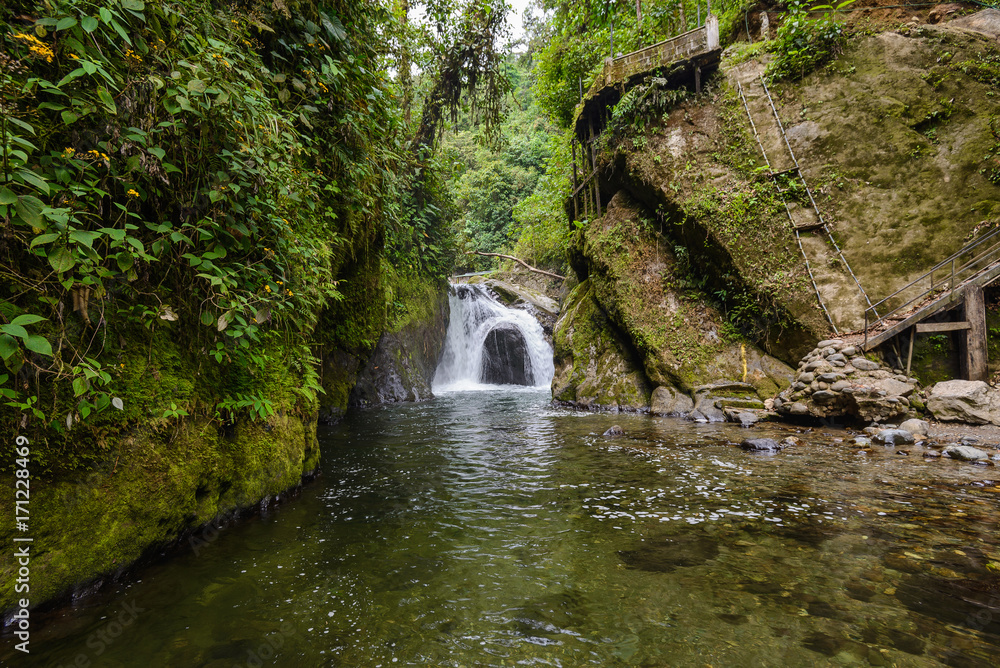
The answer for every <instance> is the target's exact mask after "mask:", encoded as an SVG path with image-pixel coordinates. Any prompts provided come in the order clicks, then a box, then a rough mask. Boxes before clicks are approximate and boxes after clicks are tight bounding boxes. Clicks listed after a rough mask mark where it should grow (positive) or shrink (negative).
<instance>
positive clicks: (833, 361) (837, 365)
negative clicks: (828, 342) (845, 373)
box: [830, 360, 847, 369]
mask: <svg viewBox="0 0 1000 668" xmlns="http://www.w3.org/2000/svg"><path fill="white" fill-rule="evenodd" d="M830 364H832V365H833V366H835V367H837V368H838V369H839V368H841V367H845V366H847V362H841V361H839V360H830Z"/></svg>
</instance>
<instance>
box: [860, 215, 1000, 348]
mask: <svg viewBox="0 0 1000 668" xmlns="http://www.w3.org/2000/svg"><path fill="white" fill-rule="evenodd" d="M989 241H995V243H992V244H990V245H989V246H987V247H986V248H985V249H984V250H982V251H981V252H980V253H978V254H976V255H975V256H973V257H971V258H969V259H968V260H967V261H965V262H964V264H959V265H958V266H956V261H959V260H960V259H961V258H962V257H963V256H966V255H968V254H969V253H971V252H973V251H975V250H976V249H977V248H981V247H983V246H984V245H985V244H986V243H987V242H989ZM998 263H1000V228H997V229H995V230H992V231H991V232H989V233H988V234H986V235H984V236H982V237H980V238H979V239H976V240H975V241H973V242H971V243H968V244H966V245H965V246H963V247H962V248H960V249H959V250H957V251H956V252H954V253H952V254H951V255H949V256H948V257H947V258H945V259H944V260H942V261H941V262H938V263H937V264H936V265H934V266H933V267H931V268H930V269H929V270H928V271H926V272H924V273H923V274H921V275H920V276H918V277H917V278H915V279H914V280H912V281H910V282H909V283H907V284H906V285H904V286H903V287H901V288H900V289H899V290H896V291H895V292H893V293H892V294H891V295H889V296H888V297H885V298H883V299H882V300H881V301H879V302H877V303H876V304H873V305H872V306H871V307H869V308H867V309H865V343H864V347H865V349H867V348H868V346H869V343H868V336H869V333H870V331H871V329H872V328H874V327H877V326H878V325H880V324H883V323H885V322H886V321H887V320H889V319H890V318H896V319H899V318H900V316H899V315H898V314H899V313H900V312H902V311H904V310H905V309H908V308H911V307H913V306H914V304H917V303H919V302H920V301H921V300H924V299H926V298H927V297H928V296H931V295H933V294H934V293H935V292H942V293H944V294H942V295H941V296H940V297H937V298H935V299H933V300H932V301H931V302H929V303H928V304H927V305H925V306H923V307H920V309H918V311H917V312H918V313H919V312H920V310H923V309H925V308H928V307H930V306H932V305H933V304H935V303H938V302H939V301H940V299H944V298H945V297H946V296H947V295H948V294H952V293H954V292H955V290H956V288H958V287H961V286H962V285H964V284H965V283H966V282H967V281H971V280H973V279H975V278H977V277H979V276H982V275H983V274H985V273H986V272H988V271H990V269H992V268H994V267H996V266H997V264H998ZM945 268H948V269H949V270H950V271H949V272H948V275H947V277H946V278H945V280H942V281H940V282H935V280H934V273H935V272H937V271H940V270H942V269H945ZM928 278H929V279H930V284H929V285H928V287H927V288H925V289H924V290H922V291H921V292H919V293H918V294H916V295H915V296H913V297H911V298H910V299H908V300H907V301H905V302H903V303H902V304H900V305H899V306H897V307H895V308H894V309H892V310H891V311H888V312H886V313H885V314H883V315H881V316H879V315H878V312H877V311H875V308H876V307H878V306H881V305H882V304H885V303H886V302H888V301H889V300H890V299H893V298H894V297H897V296H899V295H900V294H902V293H904V292H906V291H908V290H912V289H913V288H914V287H915V286H917V284H919V283H920V282H922V281H925V280H927V279H928ZM873 312H874V313H875V316H876V317H875V318H874V319H871V318H870V316H871V314H872V313H873ZM908 317H912V316H908ZM903 319H904V320H905V318H903ZM877 336H881V335H877Z"/></svg>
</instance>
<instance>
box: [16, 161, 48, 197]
mask: <svg viewBox="0 0 1000 668" xmlns="http://www.w3.org/2000/svg"><path fill="white" fill-rule="evenodd" d="M17 175H18V176H20V177H21V178H22V179H24V180H25V181H26V182H28V183H30V184H31V185H33V186H35V187H36V188H38V189H39V190H41V191H42V192H43V193H45V194H46V195H48V194H49V184H48V183H46V181H45V179H43V178H42V177H40V176H39V175H38V174H35V173H34V172H33V171H31V170H28V169H19V170H17ZM32 199H35V198H34V197H32ZM36 201H37V200H36Z"/></svg>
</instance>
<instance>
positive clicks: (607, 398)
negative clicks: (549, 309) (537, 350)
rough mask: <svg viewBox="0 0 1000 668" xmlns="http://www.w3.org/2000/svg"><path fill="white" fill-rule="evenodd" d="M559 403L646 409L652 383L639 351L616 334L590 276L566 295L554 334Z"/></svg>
mask: <svg viewBox="0 0 1000 668" xmlns="http://www.w3.org/2000/svg"><path fill="white" fill-rule="evenodd" d="M552 342H553V348H554V353H555V354H554V362H555V376H554V377H553V378H552V399H553V401H554V402H555V403H557V404H560V405H566V406H574V407H577V408H585V409H591V410H612V411H614V410H637V411H642V410H647V409H648V408H649V399H650V394H651V393H652V388H651V387H650V386H649V382H648V381H647V380H646V375H645V374H644V373H643V371H642V369H641V367H639V366H637V365H636V364H635V363H634V362H633V361H632V360H633V359H635V357H636V354H635V352H634V351H633V350H631V349H630V348H629V345H628V342H627V341H626V340H624V339H623V338H622V337H619V336H618V335H617V332H616V331H615V329H614V327H613V326H611V324H610V323H609V322H608V318H607V315H606V314H605V313H604V311H602V310H601V307H600V305H599V304H598V303H597V300H595V299H594V296H593V286H592V285H591V283H590V281H589V280H587V281H583V282H582V283H580V284H579V285H577V286H576V287H575V288H574V289H573V291H572V292H571V293H570V295H569V297H568V298H567V299H566V303H565V305H564V306H563V310H562V314H561V315H560V317H559V320H558V322H557V323H556V326H555V332H554V334H553V337H552Z"/></svg>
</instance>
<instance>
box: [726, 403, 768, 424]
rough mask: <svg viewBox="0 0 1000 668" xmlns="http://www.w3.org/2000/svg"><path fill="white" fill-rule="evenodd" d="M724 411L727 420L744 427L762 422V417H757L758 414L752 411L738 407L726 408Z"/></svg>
mask: <svg viewBox="0 0 1000 668" xmlns="http://www.w3.org/2000/svg"><path fill="white" fill-rule="evenodd" d="M722 412H723V413H725V415H726V420H728V421H729V422H735V423H737V424H739V425H740V426H743V427H751V426H753V425H755V424H757V423H758V422H760V418H759V417H757V414H756V413H751V412H750V411H741V410H738V409H736V408H725V409H723V411H722Z"/></svg>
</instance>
